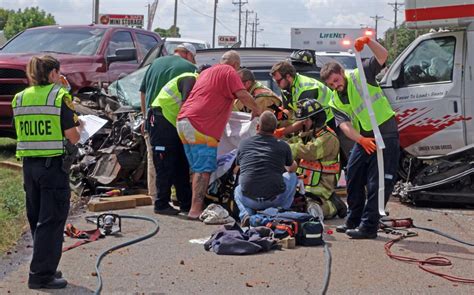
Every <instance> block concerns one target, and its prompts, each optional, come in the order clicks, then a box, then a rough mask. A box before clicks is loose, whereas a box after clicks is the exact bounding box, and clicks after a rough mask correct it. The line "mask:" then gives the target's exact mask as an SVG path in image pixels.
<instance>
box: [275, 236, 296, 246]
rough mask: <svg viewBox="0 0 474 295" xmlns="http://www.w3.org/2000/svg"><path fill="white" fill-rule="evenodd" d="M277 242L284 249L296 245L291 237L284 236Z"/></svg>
mask: <svg viewBox="0 0 474 295" xmlns="http://www.w3.org/2000/svg"><path fill="white" fill-rule="evenodd" d="M279 244H280V245H281V246H282V247H283V248H284V249H295V247H296V240H295V238H293V237H286V238H284V239H281V240H280V241H279Z"/></svg>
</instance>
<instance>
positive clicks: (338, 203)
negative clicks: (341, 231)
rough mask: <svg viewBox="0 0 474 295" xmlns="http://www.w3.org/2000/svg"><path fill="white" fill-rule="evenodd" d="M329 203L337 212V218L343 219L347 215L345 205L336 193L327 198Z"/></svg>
mask: <svg viewBox="0 0 474 295" xmlns="http://www.w3.org/2000/svg"><path fill="white" fill-rule="evenodd" d="M329 201H331V202H332V203H333V205H334V206H335V207H336V210H337V216H339V218H344V217H346V215H347V205H346V203H344V201H343V200H341V198H339V196H337V195H336V193H332V195H331V197H329Z"/></svg>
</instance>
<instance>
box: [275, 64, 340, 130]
mask: <svg viewBox="0 0 474 295" xmlns="http://www.w3.org/2000/svg"><path fill="white" fill-rule="evenodd" d="M270 75H271V76H272V78H273V80H274V81H275V82H276V84H277V85H278V87H279V88H280V89H281V90H282V97H283V107H284V108H285V109H287V110H289V111H290V112H292V113H293V114H294V113H296V112H297V110H298V106H297V103H298V101H300V100H304V99H315V100H317V101H318V102H319V104H321V105H322V106H323V107H324V108H325V109H324V112H325V113H326V124H327V125H328V126H329V127H331V128H334V126H335V125H334V115H333V113H332V111H331V109H330V108H328V107H327V106H328V105H329V101H330V100H331V97H332V91H331V90H330V89H329V88H328V87H327V86H326V85H324V84H323V83H321V82H320V81H318V80H316V79H314V78H311V77H307V76H303V75H301V74H299V73H297V72H296V69H295V67H294V66H293V65H292V64H291V63H290V62H288V61H281V62H278V63H276V64H274V65H273V67H272V69H271V71H270ZM301 128H302V122H300V121H296V122H295V123H293V124H292V125H290V126H288V127H284V128H279V129H277V130H276V131H275V136H277V137H283V136H286V135H289V134H291V133H297V132H299V131H300V130H301Z"/></svg>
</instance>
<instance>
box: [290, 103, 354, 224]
mask: <svg viewBox="0 0 474 295" xmlns="http://www.w3.org/2000/svg"><path fill="white" fill-rule="evenodd" d="M297 106H298V111H297V112H296V114H295V119H296V120H297V121H301V122H302V123H303V130H302V132H300V134H299V139H298V142H296V143H292V144H290V147H291V152H292V154H293V157H294V158H295V159H296V161H297V162H298V170H297V171H296V172H297V173H298V174H300V175H301V176H303V177H304V178H303V183H304V185H305V191H306V194H305V196H306V201H307V203H308V206H307V208H308V212H309V213H311V211H312V210H311V208H312V207H314V206H316V205H320V206H321V207H322V211H323V214H324V218H333V217H335V216H336V215H338V216H339V217H341V218H342V217H345V216H346V214H347V206H346V204H345V203H344V202H343V201H342V200H341V199H340V198H339V197H338V196H337V195H336V194H335V193H334V188H335V187H336V184H337V176H338V174H339V172H340V163H339V140H338V138H337V135H336V133H334V131H333V130H332V129H331V128H329V127H328V126H327V125H326V113H325V112H324V108H323V107H322V106H321V104H319V103H318V102H317V101H316V100H315V99H304V100H300V101H299V102H298V104H297ZM316 207H317V206H316Z"/></svg>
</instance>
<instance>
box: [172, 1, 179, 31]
mask: <svg viewBox="0 0 474 295" xmlns="http://www.w3.org/2000/svg"><path fill="white" fill-rule="evenodd" d="M177 25H178V0H174V21H173V36H174V37H178V36H177V29H176V26H177Z"/></svg>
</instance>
